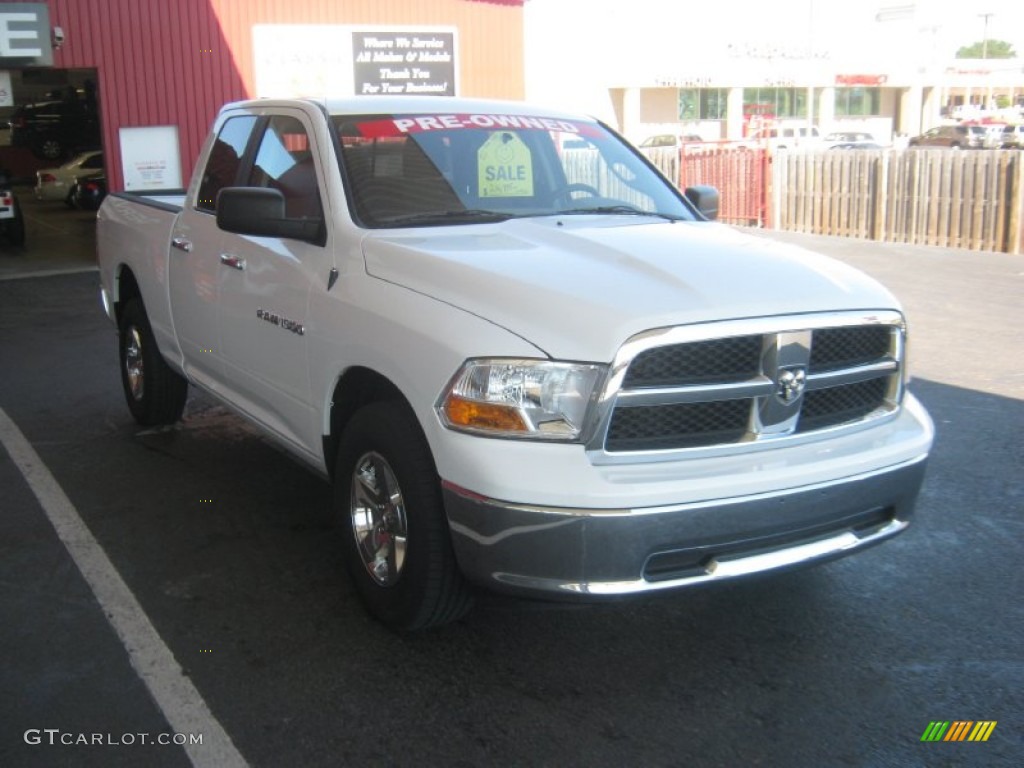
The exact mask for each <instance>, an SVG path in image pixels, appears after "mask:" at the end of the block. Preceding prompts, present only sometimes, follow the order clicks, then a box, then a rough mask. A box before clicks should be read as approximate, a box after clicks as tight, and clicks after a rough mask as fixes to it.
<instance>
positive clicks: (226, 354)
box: [218, 110, 333, 455]
mask: <svg viewBox="0 0 1024 768" xmlns="http://www.w3.org/2000/svg"><path fill="white" fill-rule="evenodd" d="M275 112H276V114H274V115H268V116H265V117H263V118H261V121H260V125H259V128H258V129H257V130H258V136H257V139H256V142H257V143H256V144H255V145H254V151H253V153H252V155H251V157H252V161H251V163H249V164H248V167H247V172H245V173H243V176H244V178H243V179H242V181H241V182H240V185H241V186H250V187H263V188H272V189H278V190H280V191H281V193H282V194H283V195H284V198H285V206H286V210H285V213H286V216H287V218H289V219H307V220H308V219H319V220H321V221H324V219H325V206H324V198H323V195H322V194H321V190H322V189H323V188H324V184H323V179H324V176H323V173H324V169H323V166H322V158H320V157H319V156H318V155H317V153H316V145H315V143H314V142H313V141H312V140H311V137H312V136H313V130H312V126H311V125H310V124H309V121H308V119H307V117H306V116H305V114H304V113H303V112H302V111H301V110H275ZM321 231H322V232H323V237H322V238H321V241H320V242H317V243H308V242H303V241H299V240H292V239H289V238H280V237H264V236H256V235H239V234H232V233H226V232H225V233H222V240H221V253H220V254H219V256H218V260H219V264H220V267H219V273H218V287H219V291H218V294H219V302H218V303H219V310H220V333H221V349H222V355H223V363H224V369H225V383H226V385H227V386H228V387H230V388H231V389H232V390H233V392H232V396H231V399H232V400H233V402H235V403H236V404H237V405H238V406H239V407H241V408H242V409H243V410H244V411H246V412H247V413H248V414H249V415H250V416H252V417H253V418H254V419H256V420H258V421H259V422H260V423H262V424H264V425H265V426H266V427H268V428H269V429H271V430H272V431H273V432H275V433H277V434H278V436H279V437H281V438H282V439H283V440H284V441H286V442H287V443H289V444H291V445H292V446H293V447H295V448H297V449H299V451H300V452H301V453H311V454H313V455H315V451H316V449H317V448H316V446H315V445H313V442H314V440H315V438H316V436H317V435H318V434H319V431H318V429H317V424H316V423H315V418H314V410H313V407H312V396H311V391H310V379H309V365H308V360H307V350H308V344H307V336H306V333H307V328H306V325H307V322H308V316H307V312H308V309H309V296H310V290H311V289H312V287H313V286H314V284H315V285H316V286H318V287H319V289H320V290H324V289H325V286H326V279H327V276H328V274H329V272H330V269H331V266H332V264H333V261H332V258H331V251H330V247H329V244H328V235H327V227H326V225H325V226H323V227H322V229H321Z"/></svg>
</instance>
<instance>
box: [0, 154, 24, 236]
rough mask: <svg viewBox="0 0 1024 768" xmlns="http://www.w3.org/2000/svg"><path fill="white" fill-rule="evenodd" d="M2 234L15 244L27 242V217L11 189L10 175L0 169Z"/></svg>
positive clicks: (0, 223)
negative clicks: (23, 214)
mask: <svg viewBox="0 0 1024 768" xmlns="http://www.w3.org/2000/svg"><path fill="white" fill-rule="evenodd" d="M0 235H3V236H4V237H5V238H7V242H8V243H10V244H11V245H14V246H19V247H20V246H22V245H24V244H25V218H24V216H22V213H21V206H20V205H19V204H18V198H17V197H15V195H14V191H13V190H12V189H11V181H10V175H9V174H8V172H7V171H0Z"/></svg>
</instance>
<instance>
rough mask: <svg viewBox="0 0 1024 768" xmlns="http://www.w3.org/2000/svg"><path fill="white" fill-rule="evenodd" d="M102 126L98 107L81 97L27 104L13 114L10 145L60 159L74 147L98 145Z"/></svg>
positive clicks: (46, 157) (93, 147) (45, 156)
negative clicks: (98, 117)
mask: <svg viewBox="0 0 1024 768" xmlns="http://www.w3.org/2000/svg"><path fill="white" fill-rule="evenodd" d="M99 143H100V126H99V121H98V119H97V117H96V114H95V111H94V110H92V109H90V108H89V107H88V106H87V105H86V103H85V102H82V101H78V100H64V101H42V102H39V103H37V104H26V105H25V106H23V107H19V108H18V109H17V110H15V112H14V114H13V115H11V145H12V146H15V147H28V148H29V149H31V150H32V153H33V154H34V155H36V157H41V158H44V159H46V160H59V159H60V158H62V157H65V156H66V155H68V154H70V153H71V152H73V151H75V150H85V149H95V148H96V147H98V146H99Z"/></svg>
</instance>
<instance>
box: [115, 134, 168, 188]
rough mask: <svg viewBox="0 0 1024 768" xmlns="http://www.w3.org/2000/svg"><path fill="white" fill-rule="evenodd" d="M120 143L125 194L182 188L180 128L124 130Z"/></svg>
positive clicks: (120, 135)
mask: <svg viewBox="0 0 1024 768" xmlns="http://www.w3.org/2000/svg"><path fill="white" fill-rule="evenodd" d="M119 141H120V143H121V162H122V166H123V175H124V188H125V190H126V191H129V192H131V191H140V190H147V189H149V190H159V189H181V188H182V180H181V149H180V147H179V145H178V126H176V125H154V126H145V127H140V128H121V129H120V131H119Z"/></svg>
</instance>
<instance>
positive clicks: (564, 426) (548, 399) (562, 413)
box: [437, 360, 605, 440]
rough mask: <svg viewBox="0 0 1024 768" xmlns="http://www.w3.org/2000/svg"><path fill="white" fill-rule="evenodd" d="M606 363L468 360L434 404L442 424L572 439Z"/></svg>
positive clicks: (487, 432) (500, 434)
mask: <svg viewBox="0 0 1024 768" xmlns="http://www.w3.org/2000/svg"><path fill="white" fill-rule="evenodd" d="M604 371H605V367H604V366H602V365H591V364H586V363H553V362H549V361H547V360H467V361H466V362H465V363H463V365H462V368H460V369H459V372H458V373H456V374H455V376H454V377H453V378H452V380H451V383H450V384H449V385H448V388H447V389H446V390H445V392H444V394H443V395H442V397H441V401H440V403H439V404H438V408H437V410H438V413H439V414H440V416H441V421H442V422H444V424H445V426H447V427H450V428H451V429H457V430H461V431H465V432H473V433H476V434H481V435H490V436H493V437H518V438H527V439H534V440H576V439H578V438H579V436H580V431H581V429H582V428H583V420H584V417H585V416H586V413H587V406H588V405H589V404H590V399H591V396H592V395H593V393H594V388H595V387H596V386H597V383H598V381H599V380H600V379H601V377H602V375H603V374H604Z"/></svg>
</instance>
